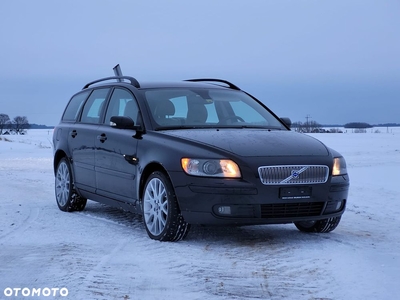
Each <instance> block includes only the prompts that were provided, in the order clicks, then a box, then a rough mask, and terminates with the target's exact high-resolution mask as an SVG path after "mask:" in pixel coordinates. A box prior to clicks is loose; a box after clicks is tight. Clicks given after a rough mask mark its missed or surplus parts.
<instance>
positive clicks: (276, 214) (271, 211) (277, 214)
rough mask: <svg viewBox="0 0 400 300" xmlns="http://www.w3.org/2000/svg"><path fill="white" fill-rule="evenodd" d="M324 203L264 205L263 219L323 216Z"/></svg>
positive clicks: (262, 206) (262, 208)
mask: <svg viewBox="0 0 400 300" xmlns="http://www.w3.org/2000/svg"><path fill="white" fill-rule="evenodd" d="M324 204H325V203H324V202H305V203H282V204H262V205H261V218H292V217H311V216H318V215H320V214H321V212H322V209H323V207H324Z"/></svg>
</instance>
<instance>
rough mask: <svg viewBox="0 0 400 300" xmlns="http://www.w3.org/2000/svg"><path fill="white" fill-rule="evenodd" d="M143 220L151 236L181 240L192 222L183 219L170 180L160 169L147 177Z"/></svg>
mask: <svg viewBox="0 0 400 300" xmlns="http://www.w3.org/2000/svg"><path fill="white" fill-rule="evenodd" d="M142 201H143V205H142V207H143V220H144V225H145V227H146V231H147V234H148V235H149V237H150V238H152V239H154V240H159V241H179V240H182V239H184V238H185V237H186V235H187V234H188V232H189V229H190V224H188V223H186V222H185V220H184V219H183V217H182V215H181V213H180V210H179V206H178V202H177V200H176V195H175V192H174V189H173V187H172V184H171V182H170V180H169V179H168V178H167V176H166V175H165V174H164V173H162V172H159V171H156V172H153V173H152V174H151V175H150V176H149V178H148V179H147V182H146V185H145V187H144V191H143V197H142Z"/></svg>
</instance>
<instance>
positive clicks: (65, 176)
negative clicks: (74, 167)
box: [55, 157, 87, 212]
mask: <svg viewBox="0 0 400 300" xmlns="http://www.w3.org/2000/svg"><path fill="white" fill-rule="evenodd" d="M55 195H56V201H57V205H58V208H59V209H60V210H62V211H67V212H72V211H82V210H83V209H84V208H85V206H86V203H87V199H85V198H82V197H80V196H79V195H78V194H77V193H76V191H75V190H74V188H73V179H72V172H71V165H70V163H69V161H68V160H67V159H66V158H65V157H64V158H62V159H61V160H60V162H59V163H58V165H57V169H56V176H55Z"/></svg>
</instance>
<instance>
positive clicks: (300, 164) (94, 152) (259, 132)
mask: <svg viewBox="0 0 400 300" xmlns="http://www.w3.org/2000/svg"><path fill="white" fill-rule="evenodd" d="M116 74H117V75H118V76H113V77H107V78H103V79H99V80H96V81H93V82H90V83H88V84H86V85H85V86H84V87H83V89H82V90H81V91H79V92H78V93H76V94H75V95H74V96H72V98H71V100H70V101H69V103H68V105H67V107H66V109H65V111H64V113H63V115H62V118H61V121H60V124H59V125H58V126H56V128H55V130H54V136H53V145H54V172H55V195H56V200H57V204H58V207H59V208H60V209H61V210H62V211H81V210H83V209H84V208H85V205H86V202H87V199H90V200H94V201H98V202H102V203H105V204H107V205H112V206H115V207H119V208H122V209H124V210H128V211H132V212H136V213H139V214H142V215H143V220H144V225H145V228H146V231H147V233H148V235H149V236H150V238H152V239H155V240H160V241H177V240H181V239H183V238H184V237H185V236H186V235H187V233H188V232H189V229H190V225H191V224H205V225H212V224H213V225H255V224H283V223H294V224H295V226H296V227H297V228H298V229H299V230H301V231H305V232H329V231H332V230H334V229H335V228H336V226H337V225H338V224H339V222H340V218H341V216H342V214H343V213H344V211H345V207H346V201H347V196H348V190H349V177H348V174H347V170H346V162H345V160H344V158H343V157H342V156H341V155H340V154H339V153H338V152H336V151H335V150H333V149H330V148H328V147H326V146H325V145H324V144H322V143H321V142H320V141H318V140H317V139H315V138H313V137H310V136H308V135H305V134H300V133H296V132H293V131H291V130H290V119H287V118H278V117H277V116H276V115H275V114H274V113H273V112H272V111H271V110H270V109H269V108H268V107H266V106H265V105H264V104H263V103H262V102H261V101H259V100H257V99H256V98H254V97H253V96H251V95H250V94H248V93H246V92H244V91H242V90H241V89H240V88H238V87H237V86H236V85H234V84H232V83H230V82H228V81H225V80H220V79H190V80H185V81H182V82H176V83H142V82H140V83H139V82H138V81H137V80H136V79H135V78H133V77H129V76H122V75H121V74H120V73H118V72H116Z"/></svg>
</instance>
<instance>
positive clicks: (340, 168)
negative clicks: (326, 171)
mask: <svg viewBox="0 0 400 300" xmlns="http://www.w3.org/2000/svg"><path fill="white" fill-rule="evenodd" d="M345 174H347V168H346V161H345V160H344V158H343V157H335V158H334V159H333V168H332V176H339V175H345Z"/></svg>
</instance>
